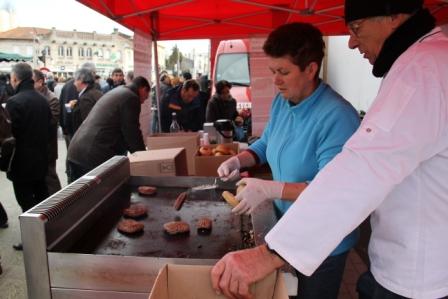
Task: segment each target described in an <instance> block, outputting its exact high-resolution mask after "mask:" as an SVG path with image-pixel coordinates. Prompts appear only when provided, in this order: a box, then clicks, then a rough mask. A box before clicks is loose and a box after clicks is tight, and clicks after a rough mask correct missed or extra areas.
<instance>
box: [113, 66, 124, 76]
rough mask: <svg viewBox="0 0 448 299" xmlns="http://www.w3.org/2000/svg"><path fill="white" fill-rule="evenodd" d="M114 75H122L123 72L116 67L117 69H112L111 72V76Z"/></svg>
mask: <svg viewBox="0 0 448 299" xmlns="http://www.w3.org/2000/svg"><path fill="white" fill-rule="evenodd" d="M116 73H121V74H124V73H123V70H122V69H120V68H119V67H117V68H114V70H113V71H112V75H114V74H116Z"/></svg>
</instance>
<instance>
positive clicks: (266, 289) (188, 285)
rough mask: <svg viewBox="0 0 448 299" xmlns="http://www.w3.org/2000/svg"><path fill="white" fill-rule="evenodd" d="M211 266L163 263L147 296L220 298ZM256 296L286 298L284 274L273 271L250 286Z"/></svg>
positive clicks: (155, 298) (161, 298)
mask: <svg viewBox="0 0 448 299" xmlns="http://www.w3.org/2000/svg"><path fill="white" fill-rule="evenodd" d="M211 269H212V267H211V266H190V265H174V264H168V265H165V266H164V267H163V268H162V269H161V270H160V271H159V274H158V275H157V278H156V281H155V283H154V286H153V287H152V290H151V293H150V295H149V299H179V298H182V299H223V296H222V295H220V296H218V295H216V293H215V291H214V290H213V288H212V282H211V278H210V271H211ZM251 293H252V294H254V295H255V296H254V298H255V299H288V298H289V297H288V293H287V291H286V287H285V283H284V281H283V276H282V274H281V273H280V272H277V273H276V272H274V273H272V274H270V275H269V276H267V277H266V278H264V279H263V280H261V281H259V282H257V283H256V284H254V285H253V286H252V287H251Z"/></svg>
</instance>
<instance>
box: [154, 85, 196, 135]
mask: <svg viewBox="0 0 448 299" xmlns="http://www.w3.org/2000/svg"><path fill="white" fill-rule="evenodd" d="M181 89H182V85H179V86H178V87H175V88H172V89H170V90H168V92H167V93H166V94H165V97H164V98H163V99H162V103H161V110H160V115H161V124H162V132H169V131H170V125H171V113H173V112H176V117H177V122H178V123H179V125H180V127H181V129H182V130H184V131H193V132H196V131H199V130H201V129H202V126H203V124H204V109H203V107H202V101H201V97H200V96H197V97H196V98H194V99H193V101H192V102H191V103H188V104H187V103H185V102H184V101H183V100H182V97H181V95H180V91H181Z"/></svg>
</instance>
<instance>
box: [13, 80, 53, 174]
mask: <svg viewBox="0 0 448 299" xmlns="http://www.w3.org/2000/svg"><path fill="white" fill-rule="evenodd" d="M6 109H7V110H8V112H9V115H10V117H11V123H12V135H13V136H14V138H15V139H16V153H15V156H14V159H13V161H12V165H11V171H10V172H8V178H9V179H10V180H12V181H25V182H26V181H34V180H41V179H44V178H45V175H46V174H47V167H48V144H49V139H50V132H51V118H52V115H51V111H50V107H49V106H48V102H47V99H46V98H45V97H44V96H43V95H41V94H40V93H39V92H37V91H36V90H35V89H34V83H33V81H32V80H25V81H22V82H20V84H19V86H18V87H17V90H16V94H15V95H14V96H12V97H11V98H9V99H8V101H7V103H6Z"/></svg>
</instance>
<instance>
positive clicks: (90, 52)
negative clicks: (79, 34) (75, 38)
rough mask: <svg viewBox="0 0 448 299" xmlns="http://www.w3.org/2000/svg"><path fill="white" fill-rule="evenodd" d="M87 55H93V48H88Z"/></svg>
mask: <svg viewBox="0 0 448 299" xmlns="http://www.w3.org/2000/svg"><path fill="white" fill-rule="evenodd" d="M86 56H87V57H92V48H87V51H86Z"/></svg>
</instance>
